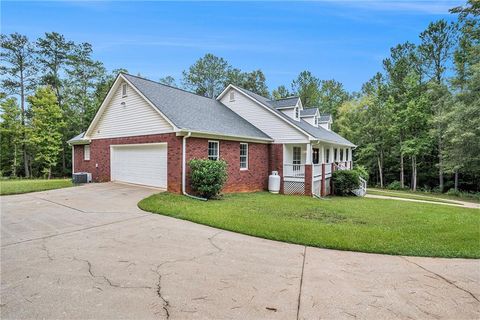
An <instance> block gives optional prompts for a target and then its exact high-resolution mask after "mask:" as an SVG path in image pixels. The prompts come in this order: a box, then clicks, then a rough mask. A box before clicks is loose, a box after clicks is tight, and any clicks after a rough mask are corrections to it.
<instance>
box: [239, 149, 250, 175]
mask: <svg viewBox="0 0 480 320" xmlns="http://www.w3.org/2000/svg"><path fill="white" fill-rule="evenodd" d="M242 145H245V146H247V153H246V154H245V156H244V157H245V158H246V159H245V165H246V167H245V168H242V155H241V154H240V170H242V171H245V170H248V143H246V142H240V151H241V150H242Z"/></svg>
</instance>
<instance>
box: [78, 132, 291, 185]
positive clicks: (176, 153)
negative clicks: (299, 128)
mask: <svg viewBox="0 0 480 320" xmlns="http://www.w3.org/2000/svg"><path fill="white" fill-rule="evenodd" d="M219 141H220V158H222V159H224V160H225V161H227V164H228V180H227V183H226V186H225V188H224V190H223V191H224V192H246V191H258V190H265V189H267V187H268V175H269V172H270V170H269V166H270V165H272V162H271V161H269V159H270V146H269V145H267V144H259V143H248V170H240V141H227V140H219ZM155 142H167V143H168V191H170V192H174V193H180V192H181V190H182V187H181V186H182V137H177V136H176V135H175V133H169V134H157V135H146V136H137V137H122V138H110V139H97V140H92V142H91V144H90V160H89V161H85V160H83V146H74V153H75V172H81V171H86V172H91V173H92V178H93V180H94V181H96V182H104V181H110V145H117V144H135V143H155ZM279 146H281V145H279ZM282 155H283V149H282ZM207 156H208V139H203V138H188V139H187V161H188V160H190V159H192V158H206V157H207ZM280 163H281V162H280ZM97 164H98V167H97V166H96V165H97ZM187 190H188V191H189V190H190V188H189V183H188V166H187Z"/></svg>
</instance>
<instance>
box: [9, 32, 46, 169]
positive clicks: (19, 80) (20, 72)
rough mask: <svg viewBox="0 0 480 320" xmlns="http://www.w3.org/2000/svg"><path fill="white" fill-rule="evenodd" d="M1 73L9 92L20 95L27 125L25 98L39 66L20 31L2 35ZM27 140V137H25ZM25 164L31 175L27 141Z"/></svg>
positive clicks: (31, 46) (31, 87)
mask: <svg viewBox="0 0 480 320" xmlns="http://www.w3.org/2000/svg"><path fill="white" fill-rule="evenodd" d="M0 46H1V49H2V51H1V52H0V59H1V60H2V62H3V63H2V65H1V66H0V74H1V75H2V76H3V77H4V78H3V79H2V81H1V83H2V87H3V88H4V89H5V90H7V91H8V92H9V93H12V94H16V95H19V96H20V107H21V121H22V126H23V127H24V126H25V121H26V105H25V98H26V96H27V94H28V93H29V92H31V90H32V89H33V88H34V87H35V83H36V81H37V78H36V76H37V66H36V63H35V50H34V47H33V45H32V43H31V42H30V41H29V40H28V38H27V37H26V36H23V35H21V34H19V33H12V34H11V35H9V36H7V35H1V38H0ZM23 140H25V137H23ZM22 149H23V150H22V153H23V164H24V171H25V176H26V177H29V176H30V170H29V165H28V153H27V148H26V145H25V142H24V143H23V144H22Z"/></svg>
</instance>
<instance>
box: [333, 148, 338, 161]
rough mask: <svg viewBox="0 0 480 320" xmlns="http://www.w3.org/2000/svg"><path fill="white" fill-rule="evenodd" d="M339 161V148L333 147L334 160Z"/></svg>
mask: <svg viewBox="0 0 480 320" xmlns="http://www.w3.org/2000/svg"><path fill="white" fill-rule="evenodd" d="M335 161H338V152H337V149H333V162H335Z"/></svg>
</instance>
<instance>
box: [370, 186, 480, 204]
mask: <svg viewBox="0 0 480 320" xmlns="http://www.w3.org/2000/svg"><path fill="white" fill-rule="evenodd" d="M367 193H368V194H376V195H380V196H389V197H396V198H406V199H415V200H425V201H432V202H443V203H455V202H453V201H466V202H472V203H480V201H479V200H477V199H474V198H466V197H456V196H453V195H448V194H444V193H432V192H421V191H417V192H413V191H409V190H386V189H376V188H369V189H368V190H367ZM450 200H453V201H450Z"/></svg>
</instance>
